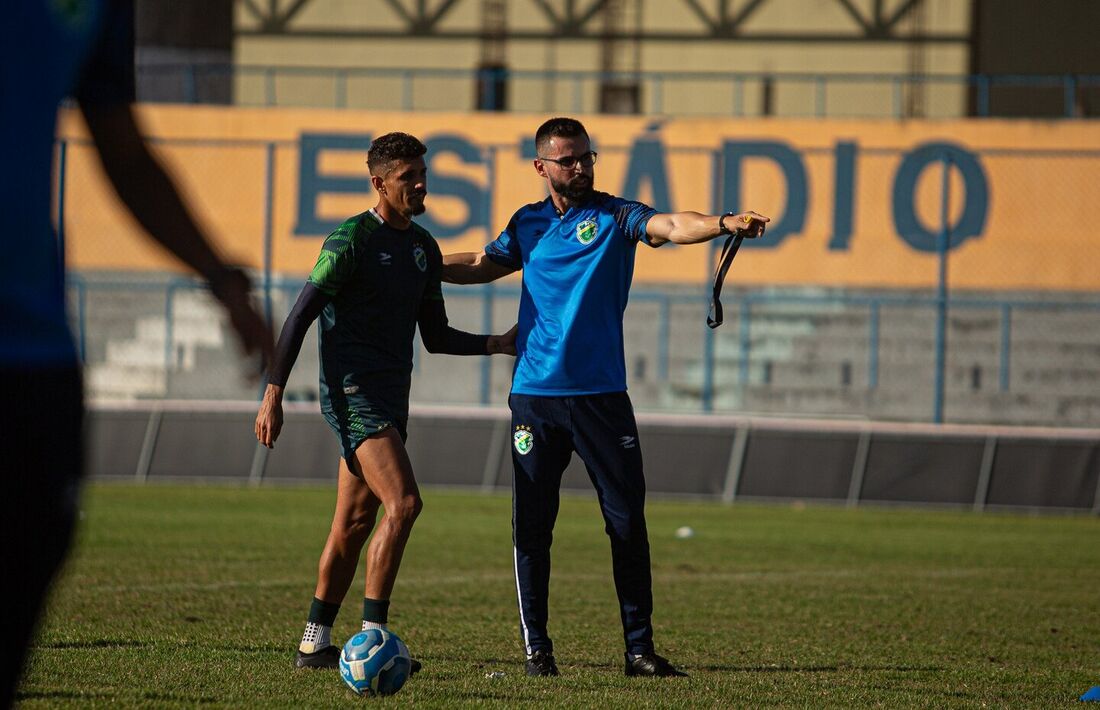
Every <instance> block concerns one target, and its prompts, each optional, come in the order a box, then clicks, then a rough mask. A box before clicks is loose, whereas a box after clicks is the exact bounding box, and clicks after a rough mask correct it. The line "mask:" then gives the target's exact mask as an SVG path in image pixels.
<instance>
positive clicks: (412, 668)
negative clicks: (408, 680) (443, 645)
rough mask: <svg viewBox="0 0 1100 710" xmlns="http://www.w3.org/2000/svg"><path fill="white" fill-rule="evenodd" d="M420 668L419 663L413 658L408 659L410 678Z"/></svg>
mask: <svg viewBox="0 0 1100 710" xmlns="http://www.w3.org/2000/svg"><path fill="white" fill-rule="evenodd" d="M422 667H423V666H421V665H420V661H418V660H416V659H415V658H410V659H409V675H410V676H414V675H416V674H417V673H419V672H420V669H421V668H422Z"/></svg>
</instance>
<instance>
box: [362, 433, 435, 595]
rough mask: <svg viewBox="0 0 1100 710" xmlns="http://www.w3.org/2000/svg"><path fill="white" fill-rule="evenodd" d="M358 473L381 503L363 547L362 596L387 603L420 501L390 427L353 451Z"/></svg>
mask: <svg viewBox="0 0 1100 710" xmlns="http://www.w3.org/2000/svg"><path fill="white" fill-rule="evenodd" d="M355 459H356V463H357V464H358V465H359V469H360V473H361V474H362V476H363V479H364V480H365V481H366V485H367V486H368V487H369V488H370V490H371V492H372V493H373V495H374V496H376V497H377V498H378V499H379V500H380V501H381V503H382V511H383V512H382V518H381V519H380V520H379V521H378V525H377V529H376V530H375V532H374V537H373V538H372V539H371V541H370V545H369V546H368V547H367V573H366V586H365V588H364V596H365V597H366V598H368V599H376V600H388V599H389V598H390V594H391V593H392V592H393V584H394V581H395V580H396V579H397V570H398V568H399V567H400V566H401V557H402V556H403V555H404V553H405V545H406V544H407V543H408V541H409V535H410V534H411V533H412V527H413V523H414V522H415V521H416V517H417V516H418V515H419V514H420V510H421V508H422V507H423V502H422V501H421V499H420V489H419V488H418V487H417V485H416V478H415V477H414V476H413V470H412V463H411V462H410V461H409V455H408V453H407V452H406V451H405V444H404V442H402V441H401V437H400V435H399V434H398V433H397V431H396V430H394V429H393V428H390V429H386V430H384V431H382V432H380V433H379V434H376V435H374V436H372V437H370V438H369V439H367V440H366V441H364V442H363V443H362V444H360V445H359V448H358V449H356V451H355Z"/></svg>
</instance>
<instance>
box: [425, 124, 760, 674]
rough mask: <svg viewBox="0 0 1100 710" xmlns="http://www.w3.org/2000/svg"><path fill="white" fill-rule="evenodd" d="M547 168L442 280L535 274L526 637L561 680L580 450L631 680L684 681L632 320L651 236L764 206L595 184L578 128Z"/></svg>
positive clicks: (558, 134)
mask: <svg viewBox="0 0 1100 710" xmlns="http://www.w3.org/2000/svg"><path fill="white" fill-rule="evenodd" d="M535 148H536V151H537V155H538V157H537V158H535V160H534V167H535V172H536V173H538V175H539V177H540V178H542V179H543V180H545V181H546V186H547V188H548V192H549V196H548V197H547V198H546V199H544V200H542V201H541V202H536V203H533V204H529V205H526V206H525V207H521V208H520V209H519V211H517V212H516V213H515V214H514V215H513V216H512V219H511V220H510V221H509V222H508V226H507V227H506V228H505V230H504V231H503V232H501V234H500V236H498V237H497V239H496V241H494V242H492V243H491V244H489V245H488V246H487V247H485V251H484V252H480V253H479V252H469V253H463V254H448V255H447V256H446V257H445V258H444V267H443V279H444V280H445V281H447V282H450V283H460V284H471V283H486V282H488V281H493V280H495V279H499V278H501V277H502V276H506V275H508V274H511V273H513V272H515V271H517V270H519V269H522V270H523V290H522V294H521V297H520V307H519V326H518V327H519V333H518V335H517V337H516V351H517V356H516V366H515V372H514V374H513V379H512V392H511V395H510V396H509V398H508V403H509V406H510V407H511V410H512V429H513V439H512V441H513V451H512V464H513V471H514V476H513V479H512V480H513V487H512V495H513V506H512V509H513V515H512V534H513V542H514V545H515V549H514V565H515V574H516V590H517V594H518V597H519V616H520V631H521V634H522V637H523V643H524V647H525V649H526V652H527V663H526V671H527V674H528V675H532V676H555V675H558V667H557V663H556V661H555V659H554V655H553V654H554V645H553V642H552V641H551V639H550V636H549V634H548V633H547V628H546V625H547V616H548V601H547V600H548V596H549V590H550V545H551V541H552V539H553V530H554V521H555V519H556V518H557V514H558V495H559V488H560V486H561V477H562V474H563V473H564V471H565V468H566V466H567V465H568V464H569V459H570V458H571V456H572V454H573V452H574V451H576V452H577V454H578V455H579V456H580V457H581V459H582V460H583V461H584V463H585V466H586V468H587V469H588V475H589V478H591V480H592V483H593V485H594V486H595V488H596V494H597V497H598V498H599V502H600V509H601V511H602V512H603V517H604V521H605V523H606V525H605V529H606V531H607V534H608V536H609V537H610V538H611V558H612V569H613V575H614V579H615V591H616V593H617V595H618V599H619V608H620V614H621V618H622V624H623V640H624V641H625V644H626V654H625V665H624V669H625V673H626V675H628V676H683V675H686V674H685V673H683V672H682V671H680V670H678V669H677V668H675V667H674V666H673V665H672V664H671V663H669V662H668V660H667V659H665V658H663V657H661V656H659V655H657V654H656V653H655V651H654V646H653V625H652V621H651V616H652V612H653V595H652V586H653V585H652V578H651V574H650V559H649V540H648V534H647V531H646V523H645V477H644V475H643V473H642V452H641V447H640V445H639V442H638V427H637V424H636V422H635V419H634V410H633V406H632V405H631V402H630V398H629V397H628V396H627V394H626V365H625V358H624V351H623V313H624V311H625V309H626V304H627V297H628V295H629V291H630V283H631V280H632V278H633V275H634V256H635V250H636V249H635V248H636V247H637V245H638V243H639V242H642V243H644V244H646V245H647V246H650V247H659V246H661V245H662V244H665V243H667V242H673V243H675V244H700V243H703V242H709V241H710V240H712V239H714V238H715V237H718V236H721V235H728V234H732V233H733V232H734V231H738V232H741V233H743V234H744V236H746V237H758V236H760V235H762V234H763V233H764V226H765V224H766V223H767V222H768V218H767V217H763V216H761V215H758V214H756V213H755V212H745V213H743V214H733V213H726V214H723V215H703V214H700V213H698V212H675V213H668V214H660V213H658V212H657V210H655V209H653V208H652V207H649V206H647V205H645V204H642V203H640V202H634V201H631V200H626V199H623V198H621V197H615V196H612V195H609V194H606V193H603V192H597V191H596V190H595V189H594V187H593V180H594V172H595V171H594V168H593V166H594V165H595V163H596V152H595V151H593V150H592V144H591V142H590V141H589V137H588V133H587V131H586V130H585V128H584V126H583V125H581V123H580V122H579V121H576V120H574V119H571V118H553V119H550V120H549V121H546V122H545V123H544V124H543V125H542V126H541V127H540V128H539V129H538V131H537V132H536V134H535Z"/></svg>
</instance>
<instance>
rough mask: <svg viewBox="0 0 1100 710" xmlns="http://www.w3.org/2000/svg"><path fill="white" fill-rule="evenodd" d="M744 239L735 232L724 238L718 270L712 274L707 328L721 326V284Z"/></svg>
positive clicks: (742, 235) (741, 233)
mask: <svg viewBox="0 0 1100 710" xmlns="http://www.w3.org/2000/svg"><path fill="white" fill-rule="evenodd" d="M744 239H745V233H744V232H743V231H742V230H740V229H739V230H737V232H736V233H735V234H731V235H729V236H728V237H726V244H725V246H723V247H722V256H721V257H719V259H718V268H717V270H715V272H714V290H713V291H712V293H711V297H710V312H709V313H707V326H708V327H710V328H717V327H718V326H720V325H722V299H721V298H720V297H721V295H722V283H723V282H724V281H725V280H726V272H727V271H729V270H730V264H732V263H733V257H735V256H737V250H738V249H740V248H741V242H742V241H743V240H744Z"/></svg>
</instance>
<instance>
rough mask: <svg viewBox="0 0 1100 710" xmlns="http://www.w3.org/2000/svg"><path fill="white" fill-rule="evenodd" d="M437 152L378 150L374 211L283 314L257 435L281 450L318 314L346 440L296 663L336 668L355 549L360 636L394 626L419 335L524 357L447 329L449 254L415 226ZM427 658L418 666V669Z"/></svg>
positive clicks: (329, 412)
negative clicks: (290, 385)
mask: <svg viewBox="0 0 1100 710" xmlns="http://www.w3.org/2000/svg"><path fill="white" fill-rule="evenodd" d="M426 150H427V149H426V148H425V147H424V144H423V143H421V142H420V141H419V140H417V139H416V138H415V137H413V136H410V135H408V134H406V133H387V134H386V135H383V136H379V137H378V138H376V139H375V140H374V142H372V143H371V147H370V150H369V151H368V152H367V166H368V167H369V169H370V173H371V185H372V186H373V187H374V189H375V191H376V192H377V193H378V204H377V205H376V206H375V207H374V208H372V209H370V210H368V211H366V212H364V213H362V214H360V215H357V216H355V217H352V218H350V219H348V220H347V221H345V222H344V223H343V224H342V225H340V226H339V227H338V228H337V229H336V230H335V231H334V232H333V233H332V234H330V235H329V236H328V238H327V239H325V242H324V245H323V246H322V247H321V254H320V256H319V257H318V258H317V264H316V266H314V268H313V272H312V273H311V274H310V276H309V280H308V281H307V282H306V284H305V286H304V287H303V288H302V292H301V294H300V295H299V297H298V301H297V303H296V304H295V306H294V308H293V309H292V310H291V312H290V315H289V316H287V319H286V324H285V325H284V326H283V330H282V333H281V334H280V336H279V342H278V344H277V346H276V348H275V357H274V362H273V364H272V367H271V371H270V373H269V375H268V384H267V387H266V390H265V392H264V398H263V402H262V404H261V405H260V411H259V413H258V414H257V415H256V437H257V439H258V440H259V441H260V443H262V444H264V445H265V446H268V447H274V445H275V440H276V439H277V438H278V436H279V432H280V430H281V429H282V422H283V409H282V400H283V388H284V386H285V385H286V381H287V378H288V377H289V376H290V370H291V368H292V367H293V365H294V361H295V360H296V359H297V357H298V352H299V351H300V350H301V347H302V340H303V339H304V338H305V335H306V331H307V330H308V329H309V327H310V325H311V324H312V323H313V321H314V320H317V319H318V318H319V319H320V325H319V331H318V340H319V341H320V342H319V345H320V360H321V383H320V385H321V412H322V414H323V415H324V417H325V421H326V422H328V424H329V426H330V427H331V428H332V430H333V432H334V433H335V434H336V436H337V437H338V438H339V440H340V447H341V453H342V454H343V456H342V459H341V461H340V471H339V476H338V482H337V493H336V511H335V513H334V514H333V519H332V528H331V530H330V531H329V536H328V541H327V542H326V544H325V549H324V551H323V552H322V553H321V561H320V564H319V569H318V574H317V586H316V588H315V591H314V596H313V602H312V605H311V606H310V610H309V617H308V620H307V622H306V627H305V631H304V633H303V634H302V641H301V643H300V644H299V646H298V655H297V659H296V660H295V664H296V665H297V666H298V667H299V668H335V667H336V666H337V665H338V663H339V660H340V647H339V646H337V645H335V644H333V643H332V641H331V632H332V625H333V622H334V621H335V619H336V614H337V612H338V611H339V609H340V604H341V603H342V602H343V600H344V596H345V595H346V594H347V591H348V587H349V586H350V585H351V581H352V578H353V577H354V576H355V569H356V566H357V565H358V564H359V553H360V552H361V551H362V549H363V545H364V544H366V542H367V538H368V537H370V536H371V530H372V528H373V527H374V525H375V518H376V517H377V515H378V509H379V507H381V508H382V509H383V515H382V519H381V520H380V521H379V523H378V526H377V530H375V532H374V536H373V538H371V541H370V545H369V546H368V548H367V560H366V561H367V565H366V567H367V571H366V586H365V590H364V595H363V628H364V629H370V628H385V625H386V622H387V621H388V615H389V606H390V593H391V592H392V591H393V585H394V581H395V580H396V579H397V571H398V567H399V566H400V565H401V556H402V554H403V553H404V550H405V544H406V543H407V542H408V539H409V534H410V533H411V532H412V526H413V522H414V521H415V519H416V517H417V515H418V514H419V512H420V508H421V500H420V491H419V489H418V488H417V485H416V479H415V477H414V476H413V470H412V465H411V464H410V462H409V457H408V454H407V453H406V451H405V439H406V426H407V424H408V418H409V387H410V385H411V382H412V379H411V378H412V369H413V335H414V334H415V332H416V329H417V326H419V328H420V338H421V340H422V341H423V342H424V346H425V347H426V348H427V349H428V351H429V352H433V353H449V354H452V355H492V354H498V353H501V354H507V355H514V354H515V349H514V347H513V339H514V337H515V333H514V332H512V331H510V332H509V333H507V334H506V335H503V336H497V335H473V334H470V333H464V332H462V331H460V330H455V329H454V328H452V327H451V326H450V325H448V322H447V311H446V308H445V307H444V304H443V292H442V290H441V288H440V270H441V269H442V266H443V256H442V254H440V252H439V246H438V245H437V244H436V242H435V239H433V238H432V235H431V234H429V233H428V232H427V231H425V230H424V229H423V228H421V227H420V226H418V225H417V224H416V223H414V222H413V221H412V218H413V217H414V216H416V215H419V214H423V213H424V200H425V198H426V196H427V194H428V171H427V167H426V166H425V163H424V157H423V156H424V153H425V151H426ZM418 669H419V663H418V662H416V661H414V662H413V672H415V671H416V670H418Z"/></svg>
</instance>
